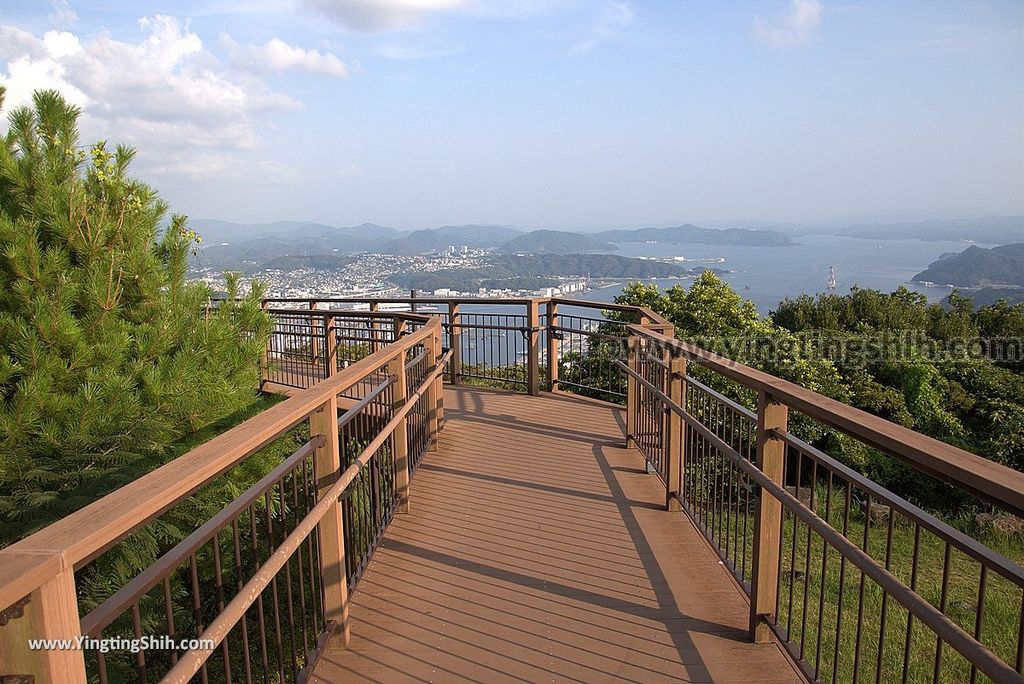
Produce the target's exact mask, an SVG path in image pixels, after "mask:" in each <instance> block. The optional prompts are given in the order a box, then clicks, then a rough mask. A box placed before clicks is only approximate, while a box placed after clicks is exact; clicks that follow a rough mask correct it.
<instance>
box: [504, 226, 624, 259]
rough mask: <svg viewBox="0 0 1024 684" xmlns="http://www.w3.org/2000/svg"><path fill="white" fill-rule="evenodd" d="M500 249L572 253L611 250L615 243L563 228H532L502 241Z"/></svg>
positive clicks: (525, 251) (529, 252)
mask: <svg viewBox="0 0 1024 684" xmlns="http://www.w3.org/2000/svg"><path fill="white" fill-rule="evenodd" d="M500 249H501V251H502V252H506V253H525V254H574V253H581V252H602V251H612V250H614V249H615V245H613V244H611V243H610V242H603V241H601V240H598V239H596V238H594V237H592V236H590V235H583V234H582V233H570V232H567V231H564V230H534V231H532V232H529V233H526V234H524V235H518V236H516V237H514V238H512V239H511V240H509V241H508V242H505V243H503V244H502V245H501V248H500Z"/></svg>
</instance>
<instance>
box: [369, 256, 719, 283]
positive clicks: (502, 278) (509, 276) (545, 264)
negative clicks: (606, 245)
mask: <svg viewBox="0 0 1024 684" xmlns="http://www.w3.org/2000/svg"><path fill="white" fill-rule="evenodd" d="M704 270H706V269H703V268H695V269H687V268H685V267H683V266H679V265H677V264H671V263H666V262H661V261H653V260H650V259H636V258H632V257H622V256H618V255H615V254H533V255H517V254H492V255H490V256H489V257H487V258H486V259H485V263H484V264H482V265H481V266H480V267H479V268H463V269H449V270H442V271H430V272H423V271H409V272H401V273H397V274H394V275H392V276H390V278H389V280H391V281H392V282H394V283H395V284H397V285H399V286H401V287H404V288H409V289H416V290H424V291H433V290H437V289H442V288H444V289H451V290H457V291H460V292H475V291H476V290H478V289H479V288H481V287H482V288H487V289H506V288H507V289H512V290H519V289H539V288H543V287H550V286H553V285H557V284H558V283H559V282H562V281H563V280H564V279H566V278H573V277H577V278H587V277H591V278H623V279H625V278H636V279H646V278H681V277H685V276H695V275H698V274H699V273H701V272H703V271H704Z"/></svg>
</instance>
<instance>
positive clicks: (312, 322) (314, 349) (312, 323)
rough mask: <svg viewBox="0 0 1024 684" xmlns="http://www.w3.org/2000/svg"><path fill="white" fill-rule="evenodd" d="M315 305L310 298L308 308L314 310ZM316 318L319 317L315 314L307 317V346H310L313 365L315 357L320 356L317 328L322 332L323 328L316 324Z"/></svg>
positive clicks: (314, 301) (315, 360)
mask: <svg viewBox="0 0 1024 684" xmlns="http://www.w3.org/2000/svg"><path fill="white" fill-rule="evenodd" d="M316 306H317V303H316V300H310V302H309V310H310V311H316ZM318 320H319V319H318V318H317V317H316V316H310V317H309V338H310V347H309V348H310V353H311V354H312V356H313V365H314V366H315V365H316V362H317V359H319V358H320V349H321V345H320V336H319V332H318V329H319V331H320V332H322V331H323V330H324V328H323V326H321V325H317V322H318Z"/></svg>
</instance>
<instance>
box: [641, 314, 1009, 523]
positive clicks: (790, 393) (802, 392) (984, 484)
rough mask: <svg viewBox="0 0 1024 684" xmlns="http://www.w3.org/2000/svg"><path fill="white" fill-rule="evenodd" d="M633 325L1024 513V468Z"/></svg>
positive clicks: (870, 443)
mask: <svg viewBox="0 0 1024 684" xmlns="http://www.w3.org/2000/svg"><path fill="white" fill-rule="evenodd" d="M629 329H630V331H631V332H633V333H634V334H636V335H639V336H641V337H644V338H647V339H649V340H652V341H653V342H655V343H657V344H658V345H662V346H664V347H666V348H672V349H675V350H676V351H678V352H680V353H682V354H683V355H684V356H686V357H687V358H688V359H690V360H695V361H697V362H699V363H700V364H701V365H703V366H706V367H708V368H710V369H711V370H714V371H715V372H717V373H720V374H722V375H724V376H726V377H728V378H730V379H732V380H735V381H736V382H738V383H740V384H741V385H743V386H745V387H748V388H750V389H753V390H757V391H763V392H767V393H769V394H771V395H772V396H773V397H774V398H775V399H776V400H778V401H780V402H782V403H784V404H786V405H787V406H789V407H790V408H792V409H794V410H796V411H799V412H800V413H802V414H804V415H806V416H808V417H810V418H814V419H815V420H818V421H820V422H822V423H824V424H826V425H829V426H831V427H834V428H836V429H838V430H841V431H842V432H845V433H847V434H849V435H851V436H853V437H856V438H857V439H858V440H860V441H861V442H863V443H864V444H866V445H868V446H871V447H874V448H876V449H879V450H881V451H883V452H885V453H887V454H891V455H893V456H895V457H897V458H899V459H901V460H903V461H905V462H906V463H908V464H910V465H912V466H913V467H914V468H916V469H918V470H920V471H922V472H924V473H927V474H929V475H931V476H933V477H937V478H939V479H941V480H944V481H947V482H950V483H953V484H955V485H957V486H958V487H961V488H963V489H964V490H966V491H968V492H970V493H972V494H974V495H976V496H978V497H980V498H982V499H984V500H986V501H989V502H991V503H993V504H996V505H997V506H999V507H1001V508H1003V509H1005V510H1007V511H1008V512H1011V513H1014V514H1015V515H1024V473H1022V472H1020V471H1018V470H1014V469H1013V468H1008V467H1007V466H1004V465H1001V464H999V463H996V462H994V461H990V460H989V459H987V458H984V457H983V456H978V455H977V454H972V453H971V452H969V451H965V450H964V449H960V448H958V447H955V446H953V445H952V444H947V443H946V442H942V441H940V440H937V439H934V438H932V437H928V436H927V435H923V434H921V433H920V432H915V431H914V430H911V429H910V428H906V427H903V426H902V425H897V424H896V423H893V422H890V421H888V420H885V419H884V418H880V417H878V416H875V415H872V414H870V413H867V412H866V411H862V410H860V409H858V408H854V407H853V406H850V405H848V404H844V403H843V402H841V401H837V400H836V399H831V398H829V397H826V396H825V395H823V394H819V393H818V392H815V391H813V390H809V389H807V388H806V387H802V386H801V385H797V384H796V383H793V382H789V381H788V380H783V379H782V378H778V377H775V376H774V375H770V374H768V373H765V372H764V371H759V370H757V369H755V368H751V367H750V366H747V365H744V364H742V363H740V362H738V361H733V360H732V359H729V358H726V357H724V356H720V355H718V354H715V353H713V352H709V351H707V350H705V349H702V348H700V347H697V346H695V345H693V344H690V343H688V342H683V341H682V340H677V339H676V338H674V337H668V336H666V335H663V334H661V333H657V332H654V331H651V330H650V329H648V328H645V327H643V326H639V325H630V326H629Z"/></svg>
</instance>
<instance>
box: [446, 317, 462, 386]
mask: <svg viewBox="0 0 1024 684" xmlns="http://www.w3.org/2000/svg"><path fill="white" fill-rule="evenodd" d="M460 325H461V321H460V320H459V303H458V302H456V301H455V300H449V302H448V330H449V333H448V340H449V347H450V348H451V350H452V360H451V370H450V371H449V375H450V376H451V383H452V384H453V385H458V384H459V382H460V381H461V376H462V330H461V329H460V327H459V326H460Z"/></svg>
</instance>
